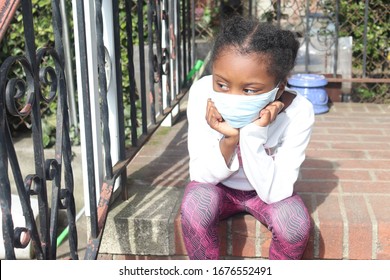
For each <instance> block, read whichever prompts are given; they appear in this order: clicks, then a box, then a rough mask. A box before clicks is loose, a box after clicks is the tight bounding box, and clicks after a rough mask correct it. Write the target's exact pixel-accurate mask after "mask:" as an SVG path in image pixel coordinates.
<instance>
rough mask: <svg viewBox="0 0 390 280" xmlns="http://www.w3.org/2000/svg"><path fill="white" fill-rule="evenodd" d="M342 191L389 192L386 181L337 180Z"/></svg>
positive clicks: (389, 186) (389, 188) (389, 187)
mask: <svg viewBox="0 0 390 280" xmlns="http://www.w3.org/2000/svg"><path fill="white" fill-rule="evenodd" d="M339 184H340V186H341V188H342V190H343V192H344V193H382V194H389V192H390V184H389V183H386V182H373V181H370V182H359V181H342V182H339Z"/></svg>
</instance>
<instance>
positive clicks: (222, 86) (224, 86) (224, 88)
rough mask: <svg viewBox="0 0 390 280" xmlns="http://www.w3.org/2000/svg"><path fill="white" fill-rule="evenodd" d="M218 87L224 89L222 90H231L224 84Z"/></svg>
mask: <svg viewBox="0 0 390 280" xmlns="http://www.w3.org/2000/svg"><path fill="white" fill-rule="evenodd" d="M218 86H219V87H220V88H221V89H222V90H229V88H228V86H227V85H224V84H218Z"/></svg>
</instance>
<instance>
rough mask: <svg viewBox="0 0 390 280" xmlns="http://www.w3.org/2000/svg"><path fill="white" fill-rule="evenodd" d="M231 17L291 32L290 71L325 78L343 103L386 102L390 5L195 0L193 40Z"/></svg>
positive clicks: (319, 0) (295, 0)
mask: <svg viewBox="0 0 390 280" xmlns="http://www.w3.org/2000/svg"><path fill="white" fill-rule="evenodd" d="M233 14H241V15H245V16H255V17H257V18H258V19H259V20H260V21H268V22H274V23H275V24H278V25H280V26H282V27H283V28H285V29H289V30H292V31H295V32H296V33H297V34H298V36H299V37H300V41H301V48H300V50H299V53H298V58H297V65H296V67H295V69H294V71H295V72H304V73H320V74H327V77H328V81H329V82H332V83H338V84H339V85H340V87H342V89H341V90H342V92H343V99H344V101H350V100H351V99H353V101H355V102H357V101H364V102H387V103H389V102H390V91H389V83H390V44H389V41H390V40H389V37H390V5H389V3H388V1H378V0H376V1H368V0H365V1H353V0H347V1H339V0H311V1H309V0H250V1H241V0H215V1H212V0H197V1H196V4H195V23H196V36H197V37H198V38H203V39H204V38H206V39H207V38H212V37H213V35H214V33H215V31H216V30H218V27H219V26H220V24H221V22H223V20H224V19H226V18H228V17H230V16H231V15H233Z"/></svg>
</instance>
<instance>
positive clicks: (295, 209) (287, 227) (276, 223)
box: [272, 200, 311, 244]
mask: <svg viewBox="0 0 390 280" xmlns="http://www.w3.org/2000/svg"><path fill="white" fill-rule="evenodd" d="M272 227H273V233H274V234H275V235H276V237H277V238H278V239H282V240H284V241H285V242H287V243H289V244H298V243H302V242H304V243H306V242H307V240H308V239H309V236H310V232H311V218H310V215H309V213H308V211H307V208H306V207H305V205H304V204H303V203H302V202H301V200H299V201H295V200H293V201H291V202H290V203H286V204H284V205H283V206H281V207H279V208H278V211H277V213H275V215H274V216H273V226H272Z"/></svg>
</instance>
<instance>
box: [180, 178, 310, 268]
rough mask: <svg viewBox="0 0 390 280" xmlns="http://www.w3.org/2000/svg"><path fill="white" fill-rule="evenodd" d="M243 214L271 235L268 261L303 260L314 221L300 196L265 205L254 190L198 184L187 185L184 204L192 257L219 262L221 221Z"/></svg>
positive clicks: (186, 236) (187, 242) (185, 230)
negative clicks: (246, 214) (219, 227)
mask: <svg viewBox="0 0 390 280" xmlns="http://www.w3.org/2000/svg"><path fill="white" fill-rule="evenodd" d="M244 212H247V213H249V214H251V215H253V216H254V217H255V218H256V219H257V220H259V221H260V222H261V223H262V224H264V225H266V226H267V227H268V229H269V230H270V231H271V232H272V241H271V245H270V249H269V259H301V258H302V255H303V252H304V250H305V248H306V244H307V241H308V239H309V235H310V228H311V221H310V215H309V213H308V212H307V209H306V207H305V205H304V203H303V201H302V200H301V198H300V197H299V196H298V195H296V194H294V195H293V196H291V197H289V198H286V199H284V200H282V201H279V202H276V203H272V204H266V203H264V202H263V201H262V200H261V199H260V198H259V196H258V195H257V194H256V192H255V191H240V190H235V189H231V188H228V187H225V186H224V185H222V184H218V185H216V186H215V185H212V184H207V183H198V182H195V181H192V182H190V183H189V184H188V186H187V188H186V190H185V193H184V197H183V201H182V205H181V223H182V231H183V236H184V243H185V246H186V249H187V253H188V256H189V258H190V259H212V260H217V259H219V237H218V224H219V221H220V220H223V219H226V218H228V217H230V216H232V215H234V214H237V213H244Z"/></svg>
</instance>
